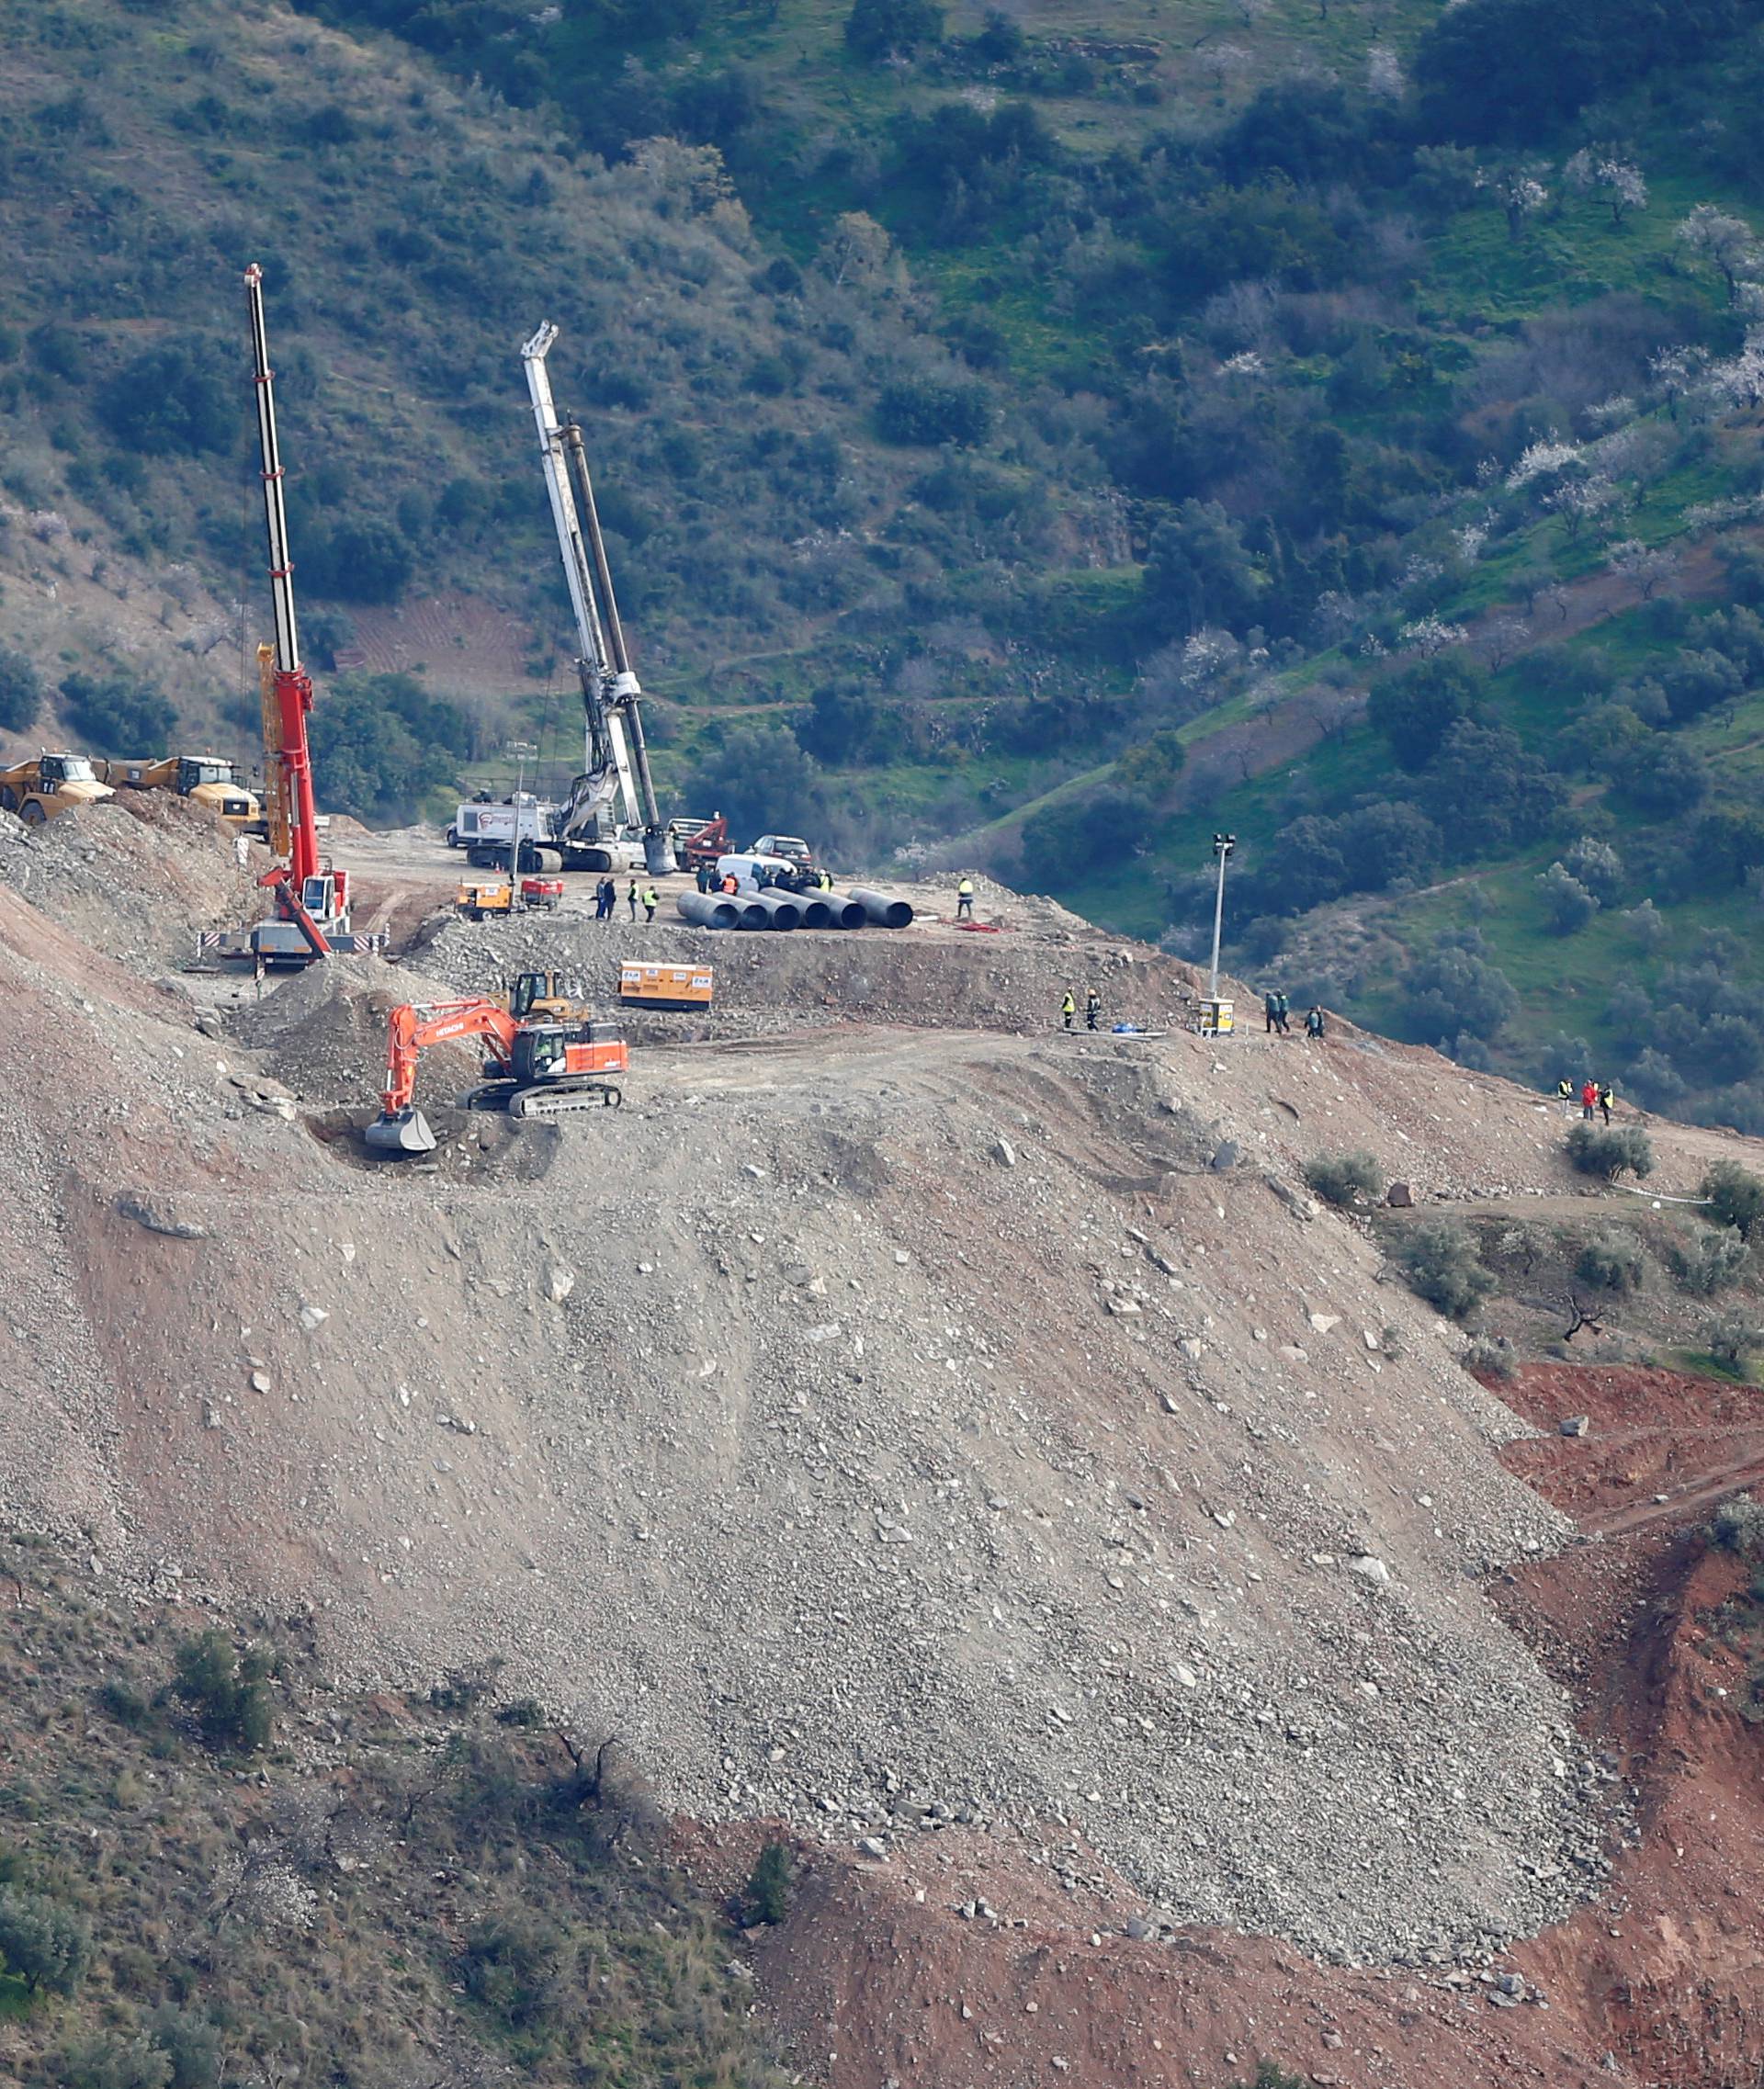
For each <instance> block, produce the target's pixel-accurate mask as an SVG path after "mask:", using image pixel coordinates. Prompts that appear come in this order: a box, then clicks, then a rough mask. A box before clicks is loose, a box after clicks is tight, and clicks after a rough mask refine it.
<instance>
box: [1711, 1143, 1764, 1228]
mask: <svg viewBox="0 0 1764 2089" xmlns="http://www.w3.org/2000/svg"><path fill="white" fill-rule="evenodd" d="M1698 1194H1699V1195H1700V1196H1701V1197H1702V1198H1704V1199H1705V1200H1706V1203H1705V1207H1704V1209H1705V1213H1706V1215H1707V1216H1708V1217H1709V1218H1711V1219H1713V1221H1714V1223H1715V1224H1716V1225H1731V1226H1733V1227H1734V1228H1735V1229H1736V1231H1737V1232H1738V1233H1739V1234H1740V1236H1742V1238H1744V1239H1747V1240H1749V1239H1750V1238H1751V1237H1752V1235H1753V1233H1754V1232H1755V1231H1757V1229H1758V1227H1759V1226H1760V1225H1764V1180H1759V1179H1758V1177H1757V1176H1756V1175H1754V1174H1753V1173H1752V1172H1751V1170H1750V1169H1747V1168H1742V1167H1740V1165H1739V1163H1738V1162H1737V1161H1733V1160H1718V1161H1716V1162H1715V1163H1714V1165H1713V1167H1712V1168H1711V1169H1709V1171H1708V1173H1707V1174H1706V1175H1704V1177H1703V1179H1702V1185H1701V1187H1700V1189H1699V1191H1698Z"/></svg>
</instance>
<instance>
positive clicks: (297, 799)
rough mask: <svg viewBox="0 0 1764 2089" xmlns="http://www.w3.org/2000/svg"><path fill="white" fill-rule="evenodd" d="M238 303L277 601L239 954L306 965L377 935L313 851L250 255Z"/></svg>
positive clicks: (307, 681) (282, 529) (263, 671)
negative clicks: (247, 325) (250, 889)
mask: <svg viewBox="0 0 1764 2089" xmlns="http://www.w3.org/2000/svg"><path fill="white" fill-rule="evenodd" d="M245 305H246V309H247V311H248V312H249V313H250V317H251V347H252V357H253V365H254V369H253V376H254V385H255V390H256V395H257V443H258V448H259V450H260V452H261V453H262V458H263V480H264V525H265V529H266V533H267V535H268V538H269V584H270V593H271V595H272V597H273V599H274V602H275V605H276V643H275V644H274V645H273V646H259V647H258V649H257V672H258V678H259V681H260V683H261V685H262V695H263V709H264V759H265V774H266V787H265V793H264V799H265V804H264V814H265V829H266V833H267V835H268V838H269V845H270V848H271V850H272V851H273V852H274V853H275V854H276V856H277V858H278V859H279V860H278V861H277V863H276V864H275V865H274V866H273V867H272V868H271V869H269V870H267V871H266V872H265V874H264V875H263V876H262V877H261V878H260V879H259V880H258V883H259V884H260V885H264V886H268V887H269V888H270V889H271V890H272V891H273V892H274V894H275V896H276V912H275V914H274V915H273V916H272V917H271V918H270V919H269V920H266V921H259V922H258V923H257V924H256V925H255V926H254V928H253V929H252V930H251V931H250V932H249V941H248V943H247V944H246V946H245V948H244V949H243V951H242V952H241V954H244V955H250V956H254V957H257V958H260V959H263V960H266V961H267V962H269V963H271V964H280V965H308V964H311V961H312V960H313V959H314V958H318V957H328V956H329V955H330V954H331V953H332V952H333V951H334V950H345V951H354V950H363V949H368V948H371V947H372V946H373V944H374V943H377V942H378V940H379V939H378V938H372V939H370V938H368V937H366V936H355V935H352V934H351V933H350V932H349V883H348V873H347V872H346V871H341V870H335V869H334V868H333V867H332V866H331V864H329V863H327V862H325V861H324V860H323V858H322V857H321V855H320V853H319V823H318V815H317V812H316V810H315V808H314V807H313V802H312V758H311V754H310V753H309V752H308V750H307V744H306V715H307V713H308V712H309V711H310V710H311V708H312V677H311V675H310V674H309V673H308V672H306V669H305V668H304V666H302V664H301V662H300V629H299V627H298V626H297V624H296V623H295V620H294V561H293V559H291V558H290V557H289V556H288V511H287V507H286V505H285V503H284V502H283V498H282V457H281V449H280V446H279V445H278V444H277V439H276V374H275V372H274V371H273V370H272V369H271V368H270V367H269V336H268V333H267V332H266V328H265V324H264V272H263V270H262V268H260V267H259V266H258V265H257V264H256V263H255V262H253V263H252V265H251V266H250V267H249V268H247V269H246V270H245Z"/></svg>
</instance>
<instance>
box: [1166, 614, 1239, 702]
mask: <svg viewBox="0 0 1764 2089" xmlns="http://www.w3.org/2000/svg"><path fill="white" fill-rule="evenodd" d="M1242 653H1243V648H1242V647H1241V646H1240V645H1238V641H1237V640H1236V639H1235V638H1233V637H1232V636H1231V634H1230V632H1229V631H1221V630H1219V629H1218V628H1217V627H1215V626H1213V625H1207V626H1205V627H1204V628H1202V629H1201V630H1199V631H1196V632H1195V633H1194V634H1193V637H1192V638H1187V639H1185V640H1184V641H1183V644H1182V661H1181V664H1180V666H1179V667H1178V669H1177V671H1176V672H1177V677H1178V679H1179V680H1180V681H1181V683H1182V686H1183V687H1184V688H1185V689H1205V688H1209V687H1211V685H1212V684H1213V683H1216V682H1217V681H1218V680H1219V679H1220V677H1221V676H1223V675H1227V674H1229V673H1230V672H1231V671H1232V670H1233V669H1234V668H1235V667H1236V666H1237V665H1238V661H1239V659H1240V658H1241V657H1242Z"/></svg>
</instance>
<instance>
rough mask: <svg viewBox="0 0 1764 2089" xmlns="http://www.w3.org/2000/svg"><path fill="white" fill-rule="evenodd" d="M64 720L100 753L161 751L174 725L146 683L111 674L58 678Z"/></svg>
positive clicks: (159, 696) (173, 713)
mask: <svg viewBox="0 0 1764 2089" xmlns="http://www.w3.org/2000/svg"><path fill="white" fill-rule="evenodd" d="M62 697H63V698H64V699H65V701H66V705H67V717H68V723H69V724H70V725H71V726H72V727H73V728H74V732H75V733H76V734H77V735H78V736H79V739H80V740H81V742H82V744H83V745H85V747H88V748H90V749H91V750H92V751H94V752H95V753H99V754H122V755H128V754H136V755H155V754H163V753H164V751H165V750H166V748H167V746H168V745H169V743H170V740H171V738H172V735H173V733H174V732H175V730H176V729H177V712H176V710H175V708H174V707H173V706H172V705H171V704H169V703H168V702H167V701H166V700H165V698H164V696H163V695H162V694H160V692H159V691H158V689H156V688H155V687H154V685H153V683H151V682H132V681H125V680H123V679H122V678H121V677H120V676H117V675H113V676H110V677H108V678H107V679H106V680H103V681H100V680H99V679H98V678H97V677H96V676H95V675H90V674H70V675H66V676H64V677H63V678H62Z"/></svg>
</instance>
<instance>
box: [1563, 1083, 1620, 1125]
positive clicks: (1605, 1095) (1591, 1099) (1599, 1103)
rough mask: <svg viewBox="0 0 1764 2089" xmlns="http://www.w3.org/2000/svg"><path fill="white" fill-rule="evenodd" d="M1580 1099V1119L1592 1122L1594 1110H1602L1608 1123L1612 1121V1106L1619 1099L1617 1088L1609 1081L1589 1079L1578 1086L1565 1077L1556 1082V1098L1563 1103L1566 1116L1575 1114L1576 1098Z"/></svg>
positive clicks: (1583, 1121) (1587, 1122)
mask: <svg viewBox="0 0 1764 2089" xmlns="http://www.w3.org/2000/svg"><path fill="white" fill-rule="evenodd" d="M1577 1096H1578V1098H1579V1101H1580V1119H1581V1122H1582V1123H1583V1124H1591V1122H1592V1117H1593V1112H1594V1111H1602V1112H1603V1113H1604V1119H1605V1122H1606V1124H1610V1122H1611V1104H1612V1103H1613V1102H1615V1101H1616V1100H1617V1093H1616V1090H1614V1089H1613V1088H1612V1087H1611V1083H1610V1082H1609V1081H1608V1080H1607V1081H1600V1080H1592V1079H1587V1080H1583V1081H1582V1082H1581V1083H1580V1084H1579V1086H1578V1087H1576V1086H1575V1084H1574V1082H1573V1081H1571V1080H1568V1079H1566V1078H1564V1079H1562V1080H1559V1081H1557V1082H1556V1084H1555V1098H1556V1101H1558V1102H1559V1103H1560V1104H1561V1105H1562V1114H1563V1115H1564V1116H1565V1117H1572V1116H1573V1115H1574V1104H1575V1098H1576V1097H1577Z"/></svg>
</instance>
